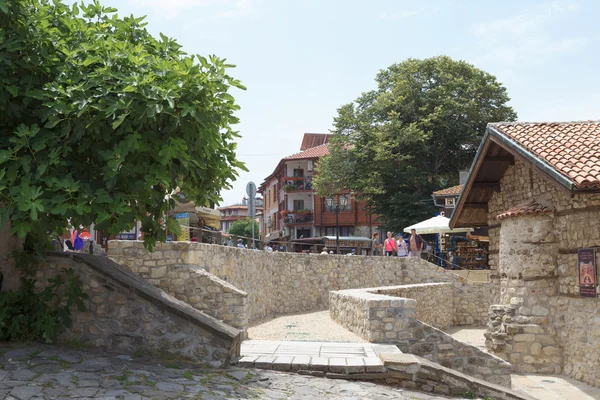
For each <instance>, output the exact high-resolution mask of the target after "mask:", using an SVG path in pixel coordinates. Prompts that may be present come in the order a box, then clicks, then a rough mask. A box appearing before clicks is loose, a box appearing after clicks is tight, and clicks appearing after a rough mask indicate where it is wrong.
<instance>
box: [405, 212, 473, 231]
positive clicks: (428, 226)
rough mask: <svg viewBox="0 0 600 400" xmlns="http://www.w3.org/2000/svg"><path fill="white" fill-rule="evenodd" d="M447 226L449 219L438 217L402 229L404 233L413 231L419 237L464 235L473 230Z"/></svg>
mask: <svg viewBox="0 0 600 400" xmlns="http://www.w3.org/2000/svg"><path fill="white" fill-rule="evenodd" d="M449 224H450V218H446V217H444V216H441V215H438V216H435V217H433V218H429V219H428V220H425V221H421V222H419V223H418V224H414V225H411V226H409V227H407V228H404V232H406V233H410V231H411V229H415V230H416V231H417V233H418V234H419V235H427V234H432V233H464V232H471V231H472V230H473V228H456V229H450V226H449Z"/></svg>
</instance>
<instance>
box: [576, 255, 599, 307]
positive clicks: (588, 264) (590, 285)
mask: <svg viewBox="0 0 600 400" xmlns="http://www.w3.org/2000/svg"><path fill="white" fill-rule="evenodd" d="M577 254H578V257H577V267H578V270H579V295H580V296H581V297H597V296H596V253H595V250H594V249H579V251H578V252H577Z"/></svg>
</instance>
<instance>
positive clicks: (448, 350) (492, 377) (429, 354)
mask: <svg viewBox="0 0 600 400" xmlns="http://www.w3.org/2000/svg"><path fill="white" fill-rule="evenodd" d="M419 286H421V289H422V290H423V291H427V292H429V293H430V295H431V296H437V295H440V296H441V295H442V294H443V295H444V296H446V295H447V294H446V293H443V291H442V290H440V289H442V288H444V287H445V286H446V285H440V286H438V285H435V284H434V285H419ZM401 291H402V287H398V288H370V289H350V290H340V291H334V292H331V293H330V307H329V313H330V315H331V318H332V319H333V320H334V321H336V322H338V323H339V324H341V325H342V326H344V327H345V328H347V329H349V330H351V331H352V332H355V333H357V334H359V335H360V336H361V337H363V338H364V339H366V340H368V341H370V342H376V343H388V344H394V345H396V346H398V348H399V349H400V350H401V351H402V352H404V353H410V354H415V355H418V356H420V357H423V358H426V359H428V360H431V361H434V362H436V363H439V364H441V365H442V366H444V367H447V368H452V369H455V370H457V371H461V372H463V373H465V374H468V375H471V376H474V377H476V378H481V379H484V380H486V381H488V382H492V383H496V384H500V385H504V386H508V387H510V370H511V366H510V364H509V363H507V362H505V361H504V360H502V359H501V358H498V357H495V356H493V355H490V354H488V353H485V352H483V351H481V350H480V349H478V348H476V347H474V346H471V345H468V344H466V343H462V342H460V341H457V340H456V339H454V338H452V337H451V336H450V335H448V334H446V333H444V332H442V331H440V330H438V329H436V328H434V327H432V326H430V325H428V324H426V323H423V322H422V321H419V320H418V319H417V313H418V309H419V305H418V301H416V300H414V299H410V298H400V297H392V296H388V295H383V294H379V293H380V292H386V293H400V292H401ZM408 292H411V290H410V289H409V290H408ZM412 293H414V292H412ZM436 298H437V297H436ZM439 300H440V301H442V297H439Z"/></svg>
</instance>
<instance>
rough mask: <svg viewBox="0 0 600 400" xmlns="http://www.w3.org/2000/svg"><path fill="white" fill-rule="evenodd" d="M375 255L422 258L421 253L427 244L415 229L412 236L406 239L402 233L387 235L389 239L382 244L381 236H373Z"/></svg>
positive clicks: (376, 234) (375, 234)
mask: <svg viewBox="0 0 600 400" xmlns="http://www.w3.org/2000/svg"><path fill="white" fill-rule="evenodd" d="M372 239H373V255H374V256H380V255H385V256H387V257H393V256H398V257H407V256H408V257H421V252H422V251H423V250H424V249H425V246H426V243H425V241H424V240H423V238H421V235H418V234H417V231H416V230H415V229H411V231H410V236H408V238H406V239H405V238H404V237H403V236H402V234H401V233H398V234H397V235H396V238H394V235H393V234H392V232H388V233H387V238H386V239H385V240H384V241H383V243H382V242H381V240H380V239H379V234H378V233H374V234H373V238H372Z"/></svg>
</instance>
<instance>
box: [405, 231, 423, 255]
mask: <svg viewBox="0 0 600 400" xmlns="http://www.w3.org/2000/svg"><path fill="white" fill-rule="evenodd" d="M424 243H425V242H424V241H423V238H421V235H417V230H416V229H411V230H410V238H408V255H409V256H410V257H421V251H422V250H423V244H424Z"/></svg>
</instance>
